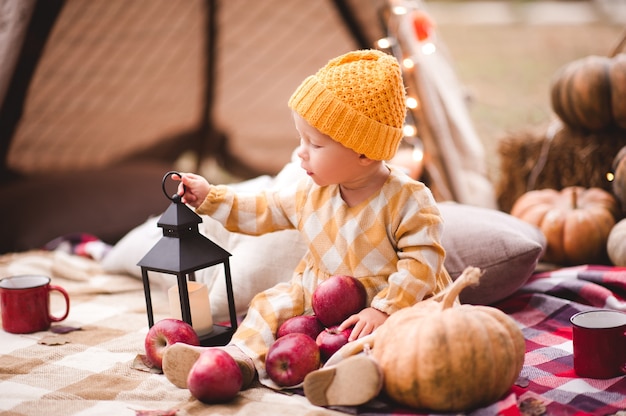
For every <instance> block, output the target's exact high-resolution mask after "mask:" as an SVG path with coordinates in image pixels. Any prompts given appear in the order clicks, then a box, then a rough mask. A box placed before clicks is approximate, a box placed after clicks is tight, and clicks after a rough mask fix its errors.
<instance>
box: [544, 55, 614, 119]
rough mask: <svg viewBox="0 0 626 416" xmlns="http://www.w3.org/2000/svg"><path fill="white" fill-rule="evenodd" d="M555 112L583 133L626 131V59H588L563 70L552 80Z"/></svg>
mask: <svg viewBox="0 0 626 416" xmlns="http://www.w3.org/2000/svg"><path fill="white" fill-rule="evenodd" d="M550 89H551V94H550V98H551V103H552V109H553V110H554V112H555V113H556V114H557V115H558V116H559V118H560V119H561V120H563V122H565V123H566V124H567V125H569V126H570V127H573V128H578V129H582V130H591V131H595V130H603V129H606V128H608V127H612V126H619V127H621V128H626V55H625V54H617V55H615V56H613V57H607V56H595V55H592V56H587V57H585V58H583V59H579V60H576V61H573V62H570V63H569V64H566V65H565V66H563V67H561V68H560V69H559V70H558V71H557V72H556V74H555V75H554V77H553V79H552V85H551V88H550Z"/></svg>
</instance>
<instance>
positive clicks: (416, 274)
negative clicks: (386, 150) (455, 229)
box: [197, 168, 451, 387]
mask: <svg viewBox="0 0 626 416" xmlns="http://www.w3.org/2000/svg"><path fill="white" fill-rule="evenodd" d="M390 170H391V174H390V175H389V178H388V179H387V181H386V183H385V184H384V185H383V187H382V188H381V189H380V191H379V192H377V193H376V194H374V195H372V196H371V197H370V198H369V199H367V200H365V201H363V202H361V203H360V204H358V205H357V206H354V207H349V206H347V205H346V203H345V202H344V201H343V199H342V198H341V194H340V189H339V186H338V185H330V186H324V187H320V186H317V185H316V184H315V183H314V182H313V181H312V180H311V179H310V178H308V177H306V178H304V179H302V180H300V181H298V182H294V183H293V184H292V185H291V186H290V187H287V188H284V189H282V190H279V191H263V192H260V193H258V194H241V193H235V192H234V191H233V190H232V189H230V188H229V187H227V186H224V185H218V186H214V187H212V189H211V191H210V192H209V195H208V196H207V198H206V200H205V201H204V202H203V203H202V205H201V206H200V207H198V209H197V212H198V214H201V215H209V216H211V217H212V218H214V219H216V220H217V221H220V222H221V223H222V224H223V225H224V226H225V227H226V228H227V229H228V230H230V231H233V232H239V233H245V234H250V235H260V234H263V233H268V232H272V231H277V230H282V229H294V228H295V229H298V230H299V231H300V232H301V235H302V237H303V238H304V239H305V242H306V243H307V244H308V250H307V252H306V254H305V255H304V257H303V259H302V260H301V262H300V263H299V265H298V266H297V268H296V270H295V271H294V273H293V276H292V278H291V281H289V282H284V283H279V284H277V285H276V286H274V287H272V288H270V289H267V290H265V291H263V292H261V293H259V294H257V295H256V296H255V297H254V298H253V299H252V301H251V303H250V306H249V309H248V313H247V315H246V317H245V319H244V320H243V322H242V323H241V325H240V326H239V328H238V330H237V331H236V332H235V334H234V336H233V339H232V341H231V344H235V345H237V346H238V347H240V348H241V349H242V350H243V351H244V352H245V353H246V354H247V355H249V356H250V357H251V358H252V359H253V361H254V363H255V367H256V369H257V372H258V375H259V380H260V381H261V382H262V383H263V384H265V385H268V386H269V387H276V386H275V385H274V384H273V383H272V382H271V380H269V378H268V377H267V373H266V371H265V356H266V354H267V351H268V349H269V347H270V346H271V345H272V343H273V342H274V340H275V334H276V331H277V330H278V327H279V326H280V324H282V323H283V322H284V321H285V320H287V319H288V318H291V317H293V316H296V315H303V314H312V313H313V312H312V308H311V295H312V294H313V291H314V290H315V288H316V287H317V286H318V285H319V284H320V283H321V282H323V281H324V280H325V279H326V278H328V277H330V276H332V275H336V274H344V275H350V276H354V277H356V278H358V279H360V281H361V282H363V284H364V286H365V287H366V289H367V293H368V302H369V306H371V307H373V308H376V309H378V310H380V311H383V312H385V313H387V314H389V315H390V314H392V313H394V312H395V311H397V310H398V309H400V308H404V307H407V306H411V305H413V304H414V303H416V302H419V301H420V300H423V299H425V298H427V297H430V296H432V295H433V294H436V293H438V292H439V291H441V290H442V289H444V288H445V287H446V286H447V285H448V284H450V283H451V280H450V277H449V275H448V273H447V272H446V270H445V268H444V266H443V262H444V257H445V252H444V249H443V247H442V246H441V243H440V235H441V232H442V226H443V223H442V218H441V216H440V214H439V210H438V208H437V206H436V203H435V201H434V198H433V196H432V194H431V192H430V190H429V189H428V188H427V187H426V186H425V185H424V184H422V183H421V182H416V181H413V180H411V179H410V178H409V177H408V176H406V175H405V174H404V173H402V172H400V171H399V170H396V169H394V168H390ZM276 256H280V253H276Z"/></svg>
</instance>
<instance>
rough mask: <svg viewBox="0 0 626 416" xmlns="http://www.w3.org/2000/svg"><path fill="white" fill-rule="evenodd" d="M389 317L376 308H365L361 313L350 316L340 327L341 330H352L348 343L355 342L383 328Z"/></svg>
mask: <svg viewBox="0 0 626 416" xmlns="http://www.w3.org/2000/svg"><path fill="white" fill-rule="evenodd" d="M388 317H389V315H387V314H386V313H385V312H381V311H379V310H378V309H374V308H365V309H363V310H362V311H361V312H359V313H357V314H354V315H352V316H350V317H349V318H348V319H346V320H345V321H343V322H342V323H341V325H339V330H340V331H343V330H344V329H346V328H350V327H351V326H353V325H354V328H352V333H351V334H350V339H348V341H354V340H355V339H358V338H362V337H364V336H366V335H369V334H371V333H372V332H374V330H375V329H376V328H378V327H379V326H381V325H382V324H383V323H384V322H385V321H386V320H387V318H388Z"/></svg>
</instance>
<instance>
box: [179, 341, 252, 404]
mask: <svg viewBox="0 0 626 416" xmlns="http://www.w3.org/2000/svg"><path fill="white" fill-rule="evenodd" d="M242 385H243V376H242V374H241V370H240V369H239V366H238V365H237V362H236V361H235V359H234V358H233V357H232V356H231V355H230V354H228V353H227V352H226V351H224V350H221V349H219V348H208V349H207V350H205V351H203V352H202V353H201V354H200V356H199V357H198V359H197V360H196V362H195V363H194V365H193V366H192V367H191V370H190V371H189V375H188V376H187V388H188V389H189V392H190V393H191V395H192V396H193V397H195V398H196V399H198V400H200V401H201V402H203V403H225V402H228V401H230V400H232V399H233V398H234V397H235V396H236V395H237V393H239V390H241V386H242Z"/></svg>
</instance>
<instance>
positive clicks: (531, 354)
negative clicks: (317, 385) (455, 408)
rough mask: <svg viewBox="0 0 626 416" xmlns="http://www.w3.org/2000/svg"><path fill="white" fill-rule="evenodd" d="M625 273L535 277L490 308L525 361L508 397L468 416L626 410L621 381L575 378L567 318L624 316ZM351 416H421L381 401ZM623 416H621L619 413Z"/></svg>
mask: <svg viewBox="0 0 626 416" xmlns="http://www.w3.org/2000/svg"><path fill="white" fill-rule="evenodd" d="M625 299H626V268H615V267H605V266H580V267H572V268H565V269H559V270H555V271H552V272H545V273H538V274H535V275H534V276H532V278H531V279H530V280H529V281H528V282H527V284H526V285H525V286H523V287H522V288H521V289H520V290H518V291H517V292H516V293H515V294H513V295H512V296H510V297H509V298H507V299H505V300H503V301H501V302H499V303H498V304H496V305H493V306H495V307H497V308H498V309H501V310H502V311H504V312H505V313H507V314H508V315H510V316H511V317H513V319H515V321H516V322H517V323H518V325H519V326H520V328H521V330H522V333H523V334H524V338H525V339H526V360H525V363H524V368H523V369H522V372H521V374H520V378H519V379H518V381H517V383H516V384H515V385H514V386H513V388H512V389H511V391H510V393H509V394H508V395H506V397H504V398H503V399H502V400H500V401H499V402H497V403H494V404H492V405H491V406H488V407H486V408H481V409H477V410H475V411H473V412H470V413H468V416H494V415H500V416H514V415H559V416H561V415H563V416H565V415H572V416H573V415H576V416H583V415H615V414H617V413H618V412H620V411H624V410H625V409H626V377H616V378H613V379H609V380H594V379H586V378H580V377H577V376H576V374H575V373H574V367H573V361H572V328H571V324H570V321H569V319H570V317H571V316H572V315H574V314H575V313H577V312H580V311H583V310H588V309H593V308H611V309H620V310H626V301H625ZM336 410H340V411H342V412H345V413H349V414H354V415H379V416H380V415H381V414H385V415H424V413H415V411H414V410H410V409H405V408H399V407H397V406H394V405H391V404H390V402H389V401H387V400H384V398H383V399H381V400H376V401H374V402H371V403H368V404H367V405H366V406H361V407H358V408H336ZM621 414H623V413H621Z"/></svg>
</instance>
